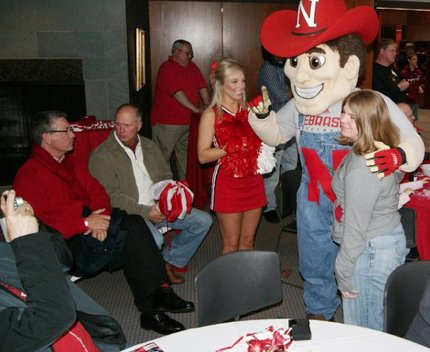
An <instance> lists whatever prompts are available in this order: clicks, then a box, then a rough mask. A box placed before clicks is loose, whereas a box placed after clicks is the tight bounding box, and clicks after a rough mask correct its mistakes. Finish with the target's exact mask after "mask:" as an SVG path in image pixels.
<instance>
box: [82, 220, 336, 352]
mask: <svg viewBox="0 0 430 352" xmlns="http://www.w3.org/2000/svg"><path fill="white" fill-rule="evenodd" d="M214 220H215V221H214V226H213V227H212V229H211V231H210V232H209V234H208V236H207V237H206V239H205V241H204V242H203V243H202V245H201V247H200V248H199V250H198V251H197V253H196V255H195V256H194V257H193V259H192V260H191V262H190V264H189V270H188V272H187V273H185V275H184V276H185V278H186V282H185V283H184V284H182V285H174V286H173V288H174V290H175V291H176V292H177V293H178V294H179V295H180V296H181V297H182V298H184V299H187V300H192V301H194V300H195V299H194V298H195V293H194V278H195V276H196V274H197V272H198V271H199V270H200V269H202V268H203V267H204V266H205V265H206V264H207V263H209V262H210V261H211V260H213V259H215V258H216V257H218V256H219V255H220V253H221V239H220V235H219V228H218V223H217V221H216V219H215V218H214ZM291 222H292V217H291V216H290V217H287V218H285V219H283V220H282V221H281V223H280V224H271V223H268V222H267V221H265V220H264V219H262V220H261V224H260V227H259V229H258V233H257V238H256V244H255V248H256V249H259V250H268V251H274V250H275V249H276V246H277V244H278V239H279V236H281V237H280V242H279V248H278V253H279V255H280V258H281V268H282V269H291V276H290V277H289V278H288V279H286V280H283V296H284V299H283V302H282V303H281V304H280V305H278V306H275V307H273V308H270V309H267V310H263V311H261V312H258V313H255V314H251V315H249V316H247V317H244V318H243V319H262V318H273V317H293V318H300V317H304V316H305V310H304V305H303V301H302V293H303V280H302V279H301V277H300V275H299V272H298V255H297V241H296V235H295V234H293V233H287V232H282V233H281V228H282V227H283V226H284V225H286V224H288V223H291ZM280 233H281V234H280ZM249 275H252V273H249ZM78 285H79V286H80V287H81V288H82V289H83V290H84V291H86V292H87V293H88V294H89V295H90V296H91V297H93V298H94V299H95V300H96V301H97V302H99V303H100V304H101V305H102V306H104V307H105V308H106V309H107V310H108V311H110V312H111V313H112V315H113V316H114V317H115V318H116V319H117V320H118V322H119V323H120V324H121V326H122V328H123V330H124V333H125V335H126V337H127V341H128V342H129V343H131V344H136V343H140V342H144V341H147V340H151V339H154V338H157V337H160V335H159V334H158V333H156V332H153V331H146V330H143V329H142V328H140V325H139V321H140V320H139V318H140V315H139V312H138V311H137V309H136V308H135V306H134V304H133V297H132V295H131V293H130V290H129V289H128V286H127V283H126V281H125V279H124V277H123V275H122V272H115V273H112V274H111V273H107V272H104V273H101V274H100V275H98V276H96V277H94V278H91V279H87V280H81V281H79V282H78ZM262 289H266V288H264V287H262ZM171 316H172V317H173V318H174V319H176V320H178V321H180V322H181V323H183V324H184V326H185V327H186V328H193V327H196V326H197V320H196V315H195V313H185V314H171ZM335 318H336V321H340V319H341V318H340V312H338V313H337V314H336V317H335Z"/></svg>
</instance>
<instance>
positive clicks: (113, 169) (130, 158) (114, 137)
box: [89, 104, 212, 283]
mask: <svg viewBox="0 0 430 352" xmlns="http://www.w3.org/2000/svg"><path fill="white" fill-rule="evenodd" d="M142 125H143V122H142V115H141V113H140V112H139V109H138V108H137V107H136V106H133V105H131V104H124V105H122V106H120V107H119V108H118V110H117V111H116V114H115V130H114V131H112V133H111V134H110V135H109V137H108V138H107V139H106V141H104V142H103V143H102V144H101V145H100V146H98V147H97V148H96V149H95V150H94V151H93V152H92V154H91V157H90V162H89V168H90V172H91V174H92V175H93V176H94V177H95V178H97V179H98V180H99V181H100V183H101V184H102V185H103V186H104V187H105V189H106V192H107V193H108V194H109V196H110V199H111V205H112V206H113V207H117V208H120V209H122V210H125V211H126V212H127V213H129V214H137V215H141V216H142V217H143V218H144V219H145V221H146V222H147V224H148V226H149V228H150V229H151V232H152V233H153V236H154V238H155V241H156V242H157V245H158V246H159V247H160V248H161V247H162V246H163V242H164V238H163V235H162V234H161V233H160V231H159V230H162V229H163V228H165V227H167V228H168V229H177V230H180V233H179V234H178V235H176V236H173V237H174V238H173V239H172V241H171V244H170V248H169V246H168V245H164V247H163V249H162V250H163V257H164V259H165V261H166V263H167V264H166V270H167V273H168V274H169V277H170V279H171V281H172V283H182V282H184V278H183V277H180V276H178V275H176V273H175V272H174V270H173V267H174V266H175V267H178V268H183V267H184V266H185V265H186V264H187V263H188V261H189V260H190V259H191V258H192V256H193V255H194V253H195V252H196V250H197V248H198V247H199V245H200V244H201V242H202V241H203V239H204V238H205V236H206V234H207V233H208V231H209V228H210V227H211V225H212V218H211V217H210V215H209V214H207V213H206V212H203V211H201V210H198V209H195V208H192V210H191V213H190V214H187V215H186V216H185V218H184V219H183V220H181V219H177V220H175V221H173V222H167V220H166V216H165V215H163V214H162V213H161V212H160V210H159V209H158V208H157V205H156V201H155V199H154V196H153V194H152V186H153V185H154V184H156V183H157V182H160V181H163V180H169V179H172V174H171V171H170V168H169V166H168V165H167V163H166V161H165V160H164V158H163V156H162V153H161V151H160V149H159V148H158V146H157V145H156V144H155V143H154V142H152V141H151V140H149V139H147V138H145V137H142V136H140V135H139V134H138V132H139V130H140V129H141V128H142Z"/></svg>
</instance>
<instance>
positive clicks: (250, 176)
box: [210, 107, 266, 213]
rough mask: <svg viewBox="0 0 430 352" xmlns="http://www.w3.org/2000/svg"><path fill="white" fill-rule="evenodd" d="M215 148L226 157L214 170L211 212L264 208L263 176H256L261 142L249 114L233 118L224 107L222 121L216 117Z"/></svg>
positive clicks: (242, 113) (234, 115)
mask: <svg viewBox="0 0 430 352" xmlns="http://www.w3.org/2000/svg"><path fill="white" fill-rule="evenodd" d="M214 111H215V116H217V114H216V107H214ZM214 144H215V145H216V146H218V147H220V148H224V150H225V151H226V152H227V155H226V156H225V157H223V158H221V159H219V160H218V162H217V164H216V166H215V170H214V173H213V176H212V196H211V204H210V208H211V209H212V210H213V211H215V212H219V213H239V212H244V211H248V210H252V209H257V208H261V207H263V206H265V205H266V194H265V192H264V183H263V176H262V175H258V174H257V170H258V162H257V159H258V156H259V153H260V148H261V140H260V138H258V137H257V135H256V134H255V133H254V131H253V130H252V128H251V126H250V125H249V123H248V110H243V109H241V108H239V110H238V112H237V113H236V114H234V113H232V112H231V111H229V110H228V109H226V108H225V107H223V116H222V119H219V118H217V117H215V136H214Z"/></svg>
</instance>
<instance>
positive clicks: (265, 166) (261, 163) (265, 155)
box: [257, 142, 276, 175]
mask: <svg viewBox="0 0 430 352" xmlns="http://www.w3.org/2000/svg"><path fill="white" fill-rule="evenodd" d="M274 154H275V148H274V147H269V146H268V145H267V144H265V143H264V142H261V147H260V153H259V155H258V159H257V163H258V170H257V173H258V174H260V175H264V174H268V173H269V172H271V171H272V170H273V169H274V168H275V166H276V158H275V156H274Z"/></svg>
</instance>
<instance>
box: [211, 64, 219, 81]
mask: <svg viewBox="0 0 430 352" xmlns="http://www.w3.org/2000/svg"><path fill="white" fill-rule="evenodd" d="M217 68H218V62H217V61H214V62H212V63H211V77H212V78H214V77H215V71H216V69H217Z"/></svg>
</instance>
